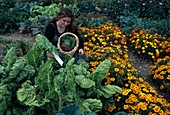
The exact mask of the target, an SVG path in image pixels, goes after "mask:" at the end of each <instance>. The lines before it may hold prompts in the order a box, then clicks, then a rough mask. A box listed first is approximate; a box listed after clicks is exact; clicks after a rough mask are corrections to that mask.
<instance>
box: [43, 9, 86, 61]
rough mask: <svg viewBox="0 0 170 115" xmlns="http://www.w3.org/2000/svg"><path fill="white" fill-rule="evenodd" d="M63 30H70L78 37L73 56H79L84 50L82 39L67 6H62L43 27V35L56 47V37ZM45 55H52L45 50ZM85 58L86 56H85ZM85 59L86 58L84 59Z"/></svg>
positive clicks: (72, 14)
mask: <svg viewBox="0 0 170 115" xmlns="http://www.w3.org/2000/svg"><path fill="white" fill-rule="evenodd" d="M65 32H72V33H74V34H75V35H77V37H78V38H79V47H78V50H77V51H76V53H75V54H74V57H76V58H77V57H81V56H83V55H84V54H85V52H84V41H83V39H82V37H81V35H80V32H79V30H78V28H77V27H76V19H75V16H74V13H73V11H72V10H71V9H69V8H63V9H61V10H60V12H59V13H58V15H57V16H56V17H55V18H54V19H53V20H51V21H50V22H49V23H48V25H47V26H46V28H45V36H46V37H47V38H48V40H49V41H50V42H51V43H52V44H53V45H55V46H56V47H57V40H58V37H59V36H61V35H62V34H63V33H65ZM47 55H48V56H50V57H54V56H53V54H52V53H49V52H47ZM86 58H87V57H86ZM85 60H86V59H85Z"/></svg>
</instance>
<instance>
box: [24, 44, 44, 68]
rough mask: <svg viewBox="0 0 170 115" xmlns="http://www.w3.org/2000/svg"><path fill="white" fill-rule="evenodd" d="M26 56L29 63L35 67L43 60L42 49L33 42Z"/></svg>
mask: <svg viewBox="0 0 170 115" xmlns="http://www.w3.org/2000/svg"><path fill="white" fill-rule="evenodd" d="M26 57H27V59H28V60H29V63H30V64H31V65H33V66H34V68H35V69H37V68H38V67H39V66H40V65H41V63H42V62H43V61H42V60H43V57H44V50H43V49H42V48H41V47H38V45H36V44H34V45H33V46H32V47H31V49H29V50H28V52H27V55H26Z"/></svg>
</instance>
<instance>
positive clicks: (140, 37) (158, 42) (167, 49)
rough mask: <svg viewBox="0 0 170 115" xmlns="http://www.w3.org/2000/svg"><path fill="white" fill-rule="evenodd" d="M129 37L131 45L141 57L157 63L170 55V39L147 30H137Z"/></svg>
mask: <svg viewBox="0 0 170 115" xmlns="http://www.w3.org/2000/svg"><path fill="white" fill-rule="evenodd" d="M128 37H129V42H130V45H131V46H132V47H133V48H134V50H135V52H136V53H137V54H138V55H141V56H147V57H149V58H150V59H152V60H154V61H156V60H157V59H158V58H160V57H164V56H167V55H169V54H168V53H170V37H169V38H167V37H166V36H161V35H158V34H157V33H156V34H152V33H150V32H149V31H147V30H145V29H139V28H136V29H135V30H133V31H132V33H131V34H130V35H128Z"/></svg>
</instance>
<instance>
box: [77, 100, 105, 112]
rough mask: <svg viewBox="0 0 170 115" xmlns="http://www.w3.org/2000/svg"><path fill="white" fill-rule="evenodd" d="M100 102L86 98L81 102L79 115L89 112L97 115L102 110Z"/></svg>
mask: <svg viewBox="0 0 170 115" xmlns="http://www.w3.org/2000/svg"><path fill="white" fill-rule="evenodd" d="M102 106H103V105H102V102H101V100H98V99H92V98H88V99H85V100H84V101H82V103H81V106H80V114H81V113H84V112H85V111H90V112H94V113H97V112H99V111H100V110H101V109H102Z"/></svg>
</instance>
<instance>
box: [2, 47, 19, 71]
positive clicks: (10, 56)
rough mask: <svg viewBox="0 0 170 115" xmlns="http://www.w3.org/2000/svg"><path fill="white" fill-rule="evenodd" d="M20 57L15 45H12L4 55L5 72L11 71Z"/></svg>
mask: <svg viewBox="0 0 170 115" xmlns="http://www.w3.org/2000/svg"><path fill="white" fill-rule="evenodd" d="M17 59H18V57H17V55H16V49H15V47H11V49H9V50H8V52H7V53H6V55H5V57H4V67H5V72H6V73H7V72H9V71H10V69H11V68H12V66H13V64H14V63H15V61H16V60H17Z"/></svg>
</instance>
